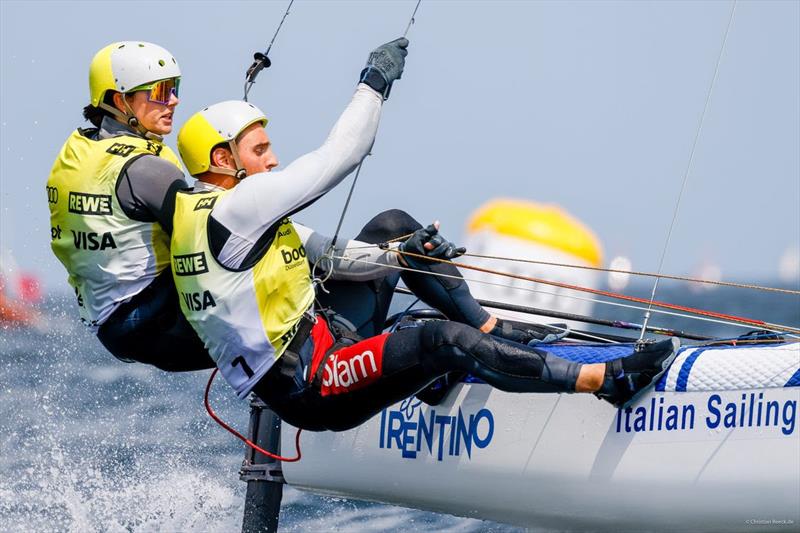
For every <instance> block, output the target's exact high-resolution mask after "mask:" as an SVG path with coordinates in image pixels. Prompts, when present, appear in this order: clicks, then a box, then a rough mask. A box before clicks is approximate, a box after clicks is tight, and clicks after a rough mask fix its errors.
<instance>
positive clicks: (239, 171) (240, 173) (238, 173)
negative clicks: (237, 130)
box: [208, 140, 247, 181]
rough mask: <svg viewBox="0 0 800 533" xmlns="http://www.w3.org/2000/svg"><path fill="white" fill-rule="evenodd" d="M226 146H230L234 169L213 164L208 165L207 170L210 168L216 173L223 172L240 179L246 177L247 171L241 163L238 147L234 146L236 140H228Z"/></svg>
mask: <svg viewBox="0 0 800 533" xmlns="http://www.w3.org/2000/svg"><path fill="white" fill-rule="evenodd" d="M228 147H229V148H230V151H231V155H232V156H233V162H234V164H235V165H236V169H235V170H234V169H232V168H224V167H218V166H217V165H215V164H213V163H212V164H210V165H208V170H211V171H213V172H215V173H217V174H225V175H226V176H233V177H234V178H236V179H237V180H239V181H241V180H243V179H245V178H246V177H247V171H246V170H245V169H244V165H242V160H241V159H239V147H238V146H236V141H235V140H232V141H228Z"/></svg>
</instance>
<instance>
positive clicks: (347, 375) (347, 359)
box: [320, 334, 388, 396]
mask: <svg viewBox="0 0 800 533" xmlns="http://www.w3.org/2000/svg"><path fill="white" fill-rule="evenodd" d="M387 336H388V334H383V335H378V336H377V337H371V338H369V339H364V340H363V341H361V342H359V343H357V344H354V345H352V346H346V347H344V348H341V349H339V350H336V351H335V352H334V353H333V354H331V355H330V357H328V358H327V359H326V360H325V367H324V368H323V370H322V385H321V386H320V394H321V395H322V396H329V395H334V394H345V393H348V392H351V391H354V390H358V389H361V388H363V387H366V386H367V385H369V384H370V383H374V382H375V381H376V380H378V379H379V378H380V377H381V376H382V375H383V347H384V344H385V343H386V337H387Z"/></svg>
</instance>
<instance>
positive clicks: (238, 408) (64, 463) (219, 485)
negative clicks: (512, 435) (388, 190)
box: [0, 286, 800, 532]
mask: <svg viewBox="0 0 800 533" xmlns="http://www.w3.org/2000/svg"><path fill="white" fill-rule="evenodd" d="M628 292H631V293H639V294H645V295H646V294H647V292H648V291H647V288H646V287H644V286H642V287H638V288H635V289H634V290H633V291H628ZM659 297H660V299H663V300H666V301H670V302H676V303H682V304H685V305H690V306H697V307H702V308H705V309H713V310H717V311H722V312H726V313H729V314H741V315H745V316H748V317H754V318H760V319H764V320H767V321H772V322H777V323H783V324H787V325H793V326H795V327H797V326H798V325H800V298H798V297H796V296H785V295H777V294H765V293H753V292H751V291H735V290H729V289H719V290H716V291H712V292H704V293H691V292H688V291H683V290H674V289H673V290H670V289H669V288H666V289H663V290H662V292H661V293H660V294H659ZM42 309H43V312H44V313H45V317H46V320H45V322H44V324H43V325H42V326H41V327H40V328H37V329H2V328H0V450H2V453H1V454H0V531H75V532H87V531H120V532H122V531H204V532H205V531H209V532H214V531H220V532H223V531H225V532H227V531H237V530H239V529H240V527H241V520H242V510H243V505H244V494H245V487H246V485H245V484H244V483H243V482H241V481H239V476H238V470H239V467H240V465H241V462H242V457H243V448H242V444H241V443H240V442H239V441H238V440H236V439H234V438H233V437H232V436H231V435H229V434H228V433H227V432H225V431H223V430H222V429H221V428H220V427H219V426H217V425H216V423H214V422H213V421H212V420H211V419H210V418H209V417H208V416H207V414H206V413H205V410H204V408H203V403H202V395H203V388H204V386H205V383H206V380H207V379H208V372H195V373H188V374H168V373H164V372H161V371H158V370H157V369H154V368H150V367H147V366H144V365H138V364H124V363H120V362H118V361H117V360H115V359H114V358H113V357H112V356H110V355H109V354H108V353H107V352H105V350H104V349H103V348H102V346H101V345H100V344H99V342H98V341H97V339H96V338H95V337H94V336H93V335H92V334H90V333H89V332H88V331H86V330H85V328H83V327H82V326H80V325H79V324H78V323H77V312H76V310H75V309H73V305H72V302H71V300H70V299H68V298H66V297H58V296H51V297H49V298H48V299H47V301H46V302H45V304H43V306H42ZM595 314H596V315H598V316H602V317H604V318H616V319H622V320H633V321H639V320H640V318H641V316H640V314H639V312H636V311H632V310H618V309H616V308H612V307H610V306H598V307H597V308H596V312H595ZM651 323H652V324H654V325H658V326H663V327H675V328H682V329H684V330H687V331H695V332H697V333H701V334H711V335H720V336H735V335H738V334H741V333H744V332H746V330H739V329H734V328H730V327H726V326H721V325H718V324H713V323H700V322H696V321H687V320H684V319H680V318H677V317H664V316H661V315H657V316H656V317H655V318H654V319H652V321H651ZM595 331H600V330H597V329H595ZM615 333H617V334H624V332H623V331H616V332H615ZM212 401H213V405H214V407H215V409H216V410H217V412H218V413H219V414H220V415H221V416H222V417H223V418H224V419H226V420H227V421H228V422H229V423H231V424H232V425H233V426H234V427H237V428H240V429H241V430H245V429H246V428H247V421H248V405H247V403H246V402H242V401H239V400H236V399H235V397H234V396H233V394H232V392H231V391H230V390H228V388H227V387H226V386H225V385H224V383H223V382H222V381H221V380H220V381H218V382H217V383H216V385H215V387H214V389H213V391H212ZM623 423H624V422H623ZM301 446H302V440H301ZM531 505H535V502H531ZM280 524H281V530H282V531H408V532H411V531H419V530H429V531H498V532H499V531H518V529H516V528H513V527H510V526H505V525H503V524H497V523H493V522H486V521H480V520H474V519H466V518H457V517H452V516H448V515H438V514H435V513H427V512H421V511H416V510H411V509H405V508H401V507H394V506H389V505H380V504H374V503H365V502H359V501H353V500H345V499H338V498H328V497H322V496H316V495H313V494H309V493H305V492H300V491H297V490H294V489H292V488H291V487H286V488H285V489H284V497H283V505H282V511H281V521H280Z"/></svg>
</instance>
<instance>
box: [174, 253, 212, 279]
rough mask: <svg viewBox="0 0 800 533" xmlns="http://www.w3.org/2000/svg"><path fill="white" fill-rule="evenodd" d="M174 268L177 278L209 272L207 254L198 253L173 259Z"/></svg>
mask: <svg viewBox="0 0 800 533" xmlns="http://www.w3.org/2000/svg"><path fill="white" fill-rule="evenodd" d="M172 268H173V271H174V272H175V275H176V276H194V275H196V274H205V273H206V272H208V263H207V262H206V254H204V253H203V252H198V253H196V254H186V255H176V256H175V257H173V258H172Z"/></svg>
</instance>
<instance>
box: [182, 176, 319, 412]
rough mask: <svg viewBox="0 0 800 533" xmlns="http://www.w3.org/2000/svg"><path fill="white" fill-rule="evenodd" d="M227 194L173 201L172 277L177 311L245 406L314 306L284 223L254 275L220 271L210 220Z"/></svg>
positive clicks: (300, 255)
mask: <svg viewBox="0 0 800 533" xmlns="http://www.w3.org/2000/svg"><path fill="white" fill-rule="evenodd" d="M229 192H230V191H217V192H202V193H187V192H180V193H178V195H177V197H176V200H175V218H174V220H173V230H172V244H171V255H172V275H173V277H174V279H175V286H176V288H177V289H178V297H179V299H180V304H181V309H182V310H183V313H184V315H186V318H187V319H188V320H189V322H190V323H191V324H192V327H194V329H195V331H196V332H197V334H198V336H199V337H200V338H201V339H202V340H203V342H204V343H205V346H206V348H207V349H208V352H209V354H210V355H211V357H212V358H213V359H214V361H215V362H216V363H217V367H218V368H219V369H220V371H221V372H222V375H223V376H225V379H226V380H227V381H228V383H230V384H231V386H232V387H233V388H234V390H235V391H236V394H237V395H238V396H239V397H240V398H243V397H245V396H246V395H247V394H248V393H249V392H250V390H251V389H252V388H253V386H254V385H255V384H256V383H257V382H258V380H259V379H261V378H262V377H263V376H264V374H266V372H267V370H269V368H270V367H271V366H272V365H273V363H274V362H275V361H276V360H277V359H278V357H280V356H281V354H283V352H284V350H285V349H286V347H287V345H288V344H289V341H291V339H292V336H293V335H294V333H295V331H296V329H297V324H298V322H299V320H300V317H301V316H302V315H303V313H304V312H305V311H306V310H307V309H308V308H309V307H310V306H311V304H312V303H313V301H314V288H313V285H312V283H311V277H310V276H311V271H310V268H309V265H308V260H307V259H306V253H305V249H304V248H303V243H302V241H301V240H300V237H299V235H298V234H297V231H296V230H295V228H294V226H293V225H292V223H291V221H290V220H289V219H288V218H285V219H283V220H282V221H280V222H279V223H278V224H276V225H275V226H274V227H273V229H272V231H273V232H274V235H273V236H272V242H271V243H270V244H269V246H268V247H267V250H266V252H265V253H264V255H263V256H262V257H261V258H260V259H259V260H258V262H257V263H256V264H255V265H254V266H253V267H252V268H246V269H242V270H232V269H228V268H226V267H223V266H222V265H220V264H219V263H218V262H217V260H216V258H215V257H214V255H213V253H212V252H211V248H210V246H209V241H208V217H209V215H210V214H211V210H212V209H213V208H214V205H215V204H216V203H217V202H219V201H220V200H221V199H222V198H224V197H225V195H226V194H228V193H229Z"/></svg>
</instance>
